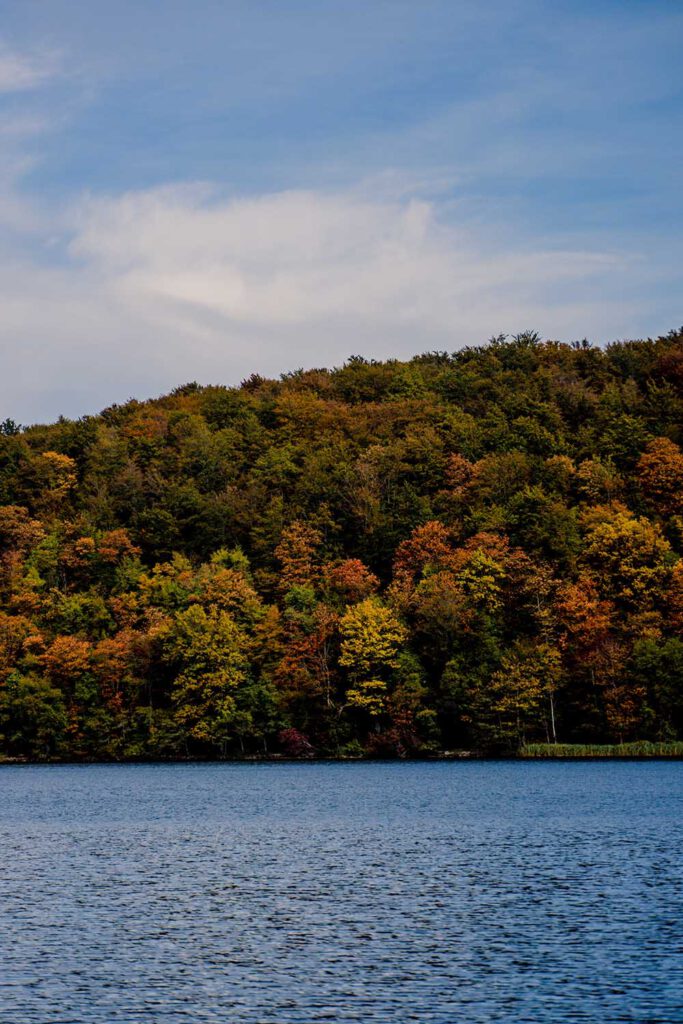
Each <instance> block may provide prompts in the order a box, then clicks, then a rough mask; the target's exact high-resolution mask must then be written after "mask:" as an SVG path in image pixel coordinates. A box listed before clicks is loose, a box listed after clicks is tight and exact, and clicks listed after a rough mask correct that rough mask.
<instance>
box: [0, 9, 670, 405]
mask: <svg viewBox="0 0 683 1024" xmlns="http://www.w3.org/2000/svg"><path fill="white" fill-rule="evenodd" d="M682 44H683V4H681V3H680V0H591V2H583V0H567V2H563V0H552V2H550V0H492V2H487V0H479V2H476V3H475V2H470V0H411V2H407V0H372V2H370V3H368V0H220V2H219V0H193V2H192V3H190V2H186V0H183V2H179V0H164V2H163V3H160V2H158V0H154V2H150V0H134V2H131V0H116V3H111V2H110V0H88V3H84V2H83V0H49V2H45V0H0V156H1V159H0V309H1V311H2V314H1V315H0V420H2V419H4V418H5V417H10V418H12V419H14V420H15V421H17V422H19V423H23V424H29V423H33V422H46V421H49V420H52V419H54V418H56V417H57V416H59V415H64V416H67V417H71V418H75V417H78V416H81V415H84V414H89V413H94V412H97V411H98V410H99V409H101V408H103V407H105V406H108V405H110V404H112V403H114V402H119V403H120V402H125V401H126V400H127V399H128V398H130V397H136V398H140V399H143V398H146V397H151V396H154V395H158V394H161V393H163V392H166V391H168V390H170V389H172V388H173V387H176V386H179V385H181V384H183V383H186V382H188V381H191V380H197V381H199V382H200V383H203V384H209V383H225V384H237V383H239V381H240V380H241V379H243V378H244V377H246V376H249V374H251V373H252V372H258V373H262V374H264V375H268V376H277V375H279V374H280V373H282V372H287V371H290V370H295V369H297V368H299V367H311V366H334V365H340V364H341V363H343V362H344V360H345V359H346V358H348V357H349V356H350V355H352V354H362V355H365V356H366V357H368V358H387V357H396V358H403V357H409V356H411V355H414V354H416V353H419V352H424V351H428V350H437V349H438V350H440V351H443V350H446V351H454V350H456V349H458V348H460V347H462V346H463V345H471V344H481V343H483V342H485V341H486V339H487V338H489V337H490V336H491V335H498V334H500V333H510V334H512V333H516V332H519V331H523V330H537V331H539V332H540V333H541V335H542V336H543V337H547V338H559V339H561V340H564V341H573V340H577V339H582V338H585V337H587V338H589V339H590V340H591V341H593V342H594V343H597V344H603V343H605V342H608V341H610V340H616V339H619V338H633V337H647V336H655V335H657V334H659V333H665V332H666V331H668V330H669V329H671V328H674V327H678V326H680V325H681V323H683V309H682V306H683V303H681V295H682V294H683V288H682V287H681V285H682V283H683V282H682V277H683V271H682V270H681V267H683V259H682V256H683V241H682V239H683V231H682V228H683V204H682V202H681V170H680V168H681V166H682V164H683V161H682V159H681V158H682V157H683V130H682V121H683V71H682V70H681V68H682V65H681V58H680V54H681V49H682Z"/></svg>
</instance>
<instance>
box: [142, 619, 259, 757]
mask: <svg viewBox="0 0 683 1024" xmlns="http://www.w3.org/2000/svg"><path fill="white" fill-rule="evenodd" d="M158 637H159V639H160V640H161V644H162V650H163V653H164V656H165V658H166V659H167V661H168V662H169V663H170V665H171V666H172V667H173V669H174V670H175V679H174V683H173V692H172V699H173V705H174V708H175V720H176V722H177V724H178V725H179V726H180V727H181V729H182V730H183V732H185V733H186V734H187V736H188V738H189V739H191V740H194V741H196V744H197V745H198V746H199V749H202V748H203V749H207V748H208V749H209V750H216V751H218V752H219V753H220V754H221V755H222V756H224V755H225V753H226V750H227V748H228V745H229V743H230V740H231V739H232V737H233V735H234V724H235V718H236V711H237V705H236V699H235V698H236V691H237V690H238V688H239V687H240V686H242V685H244V683H245V681H246V679H247V672H248V662H247V651H248V642H247V638H246V637H245V635H244V633H243V632H242V630H241V629H240V628H239V626H237V624H236V623H235V621H234V620H233V618H232V617H231V616H230V615H229V614H228V613H227V612H225V611H221V610H220V609H219V608H212V609H210V610H209V611H208V612H207V611H205V609H204V608H201V607H200V606H198V605H192V606H191V607H190V608H186V609H184V610H183V611H180V612H178V613H177V614H176V615H175V616H174V617H173V618H172V619H171V620H169V622H168V623H167V624H166V625H165V626H162V627H161V628H160V629H159V631H158Z"/></svg>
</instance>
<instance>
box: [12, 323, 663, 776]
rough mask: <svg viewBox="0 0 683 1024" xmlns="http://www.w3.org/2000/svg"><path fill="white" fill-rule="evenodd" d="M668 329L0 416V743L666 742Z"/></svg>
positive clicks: (135, 753) (146, 752)
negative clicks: (653, 334) (58, 412)
mask: <svg viewBox="0 0 683 1024" xmlns="http://www.w3.org/2000/svg"><path fill="white" fill-rule="evenodd" d="M682 365H683V334H681V332H675V331H674V332H671V333H670V334H669V335H667V336H665V337H661V338H657V339H651V340H647V341H637V342H620V343H618V344H614V345H610V346H607V347H606V348H605V349H599V348H592V347H591V346H589V345H587V344H585V343H581V344H575V345H566V344H560V343H557V342H552V341H547V342H542V341H540V340H539V339H538V337H537V336H535V335H533V334H529V333H526V334H524V335H519V336H517V337H515V338H512V339H503V338H495V339H493V340H492V341H491V342H490V343H489V344H488V345H485V346H482V347H478V348H471V349H465V350H463V351H460V352H457V353H454V354H452V355H449V354H447V353H429V354H427V355H423V356H419V357H416V358H415V359H412V360H410V361H409V362H398V361H396V360H390V361H387V362H368V361H367V360H364V359H362V358H360V357H353V358H351V359H350V360H349V361H348V362H347V363H346V365H344V366H343V367H341V368H339V369H336V370H332V371H328V370H322V369H315V370H310V371H298V372H296V373H292V374H287V375H284V376H283V377H282V378H281V379H280V380H266V379H264V378H262V377H259V376H257V375H255V376H252V377H251V378H250V379H249V380H248V381H245V382H244V383H243V384H242V385H241V386H240V387H237V388H223V387H200V386H199V385H197V384H188V385H185V386H184V387H181V388H178V389H177V390H176V391H174V392H173V393H172V394H170V395H168V396H165V397H163V398H160V399H157V400H153V401H149V402H137V401H130V402H128V403H126V404H125V405H121V406H112V407H111V408H109V409H105V410H104V411H103V412H102V413H101V414H100V415H99V416H90V417H84V418H83V419H80V420H77V421H70V420H66V419H60V420H59V422H57V423H55V424H52V425H48V426H33V427H29V428H24V429H22V430H19V431H12V432H9V433H6V434H2V435H0V757H3V756H4V757H17V758H33V759H60V758H72V759H78V758H92V759H109V758H116V759H124V758H149V757H155V758H164V757H174V758H177V757H233V756H243V755H263V754H280V755H284V756H296V757H310V756H314V755H328V756H329V755H332V756H337V755H344V756H363V755H377V756H415V755H425V754H430V753H436V752H439V751H443V750H449V749H454V748H470V749H472V748H474V749H480V750H492V751H502V752H507V751H513V750H516V749H518V748H519V746H520V745H523V744H529V743H534V742H551V743H552V742H554V741H558V742H564V743H567V742H579V743H585V744H594V743H601V742H609V743H619V742H626V741H630V740H643V741H646V740H652V741H666V740H672V739H680V738H683V560H681V553H682V549H683V451H682V450H681V446H682V445H683V390H682V389H683V377H682V376H681V372H680V368H681V366H682Z"/></svg>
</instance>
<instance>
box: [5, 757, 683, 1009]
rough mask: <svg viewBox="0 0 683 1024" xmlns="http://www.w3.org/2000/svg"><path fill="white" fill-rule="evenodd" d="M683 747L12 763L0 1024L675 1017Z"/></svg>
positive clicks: (680, 970)
mask: <svg viewBox="0 0 683 1024" xmlns="http://www.w3.org/2000/svg"><path fill="white" fill-rule="evenodd" d="M682 841H683V764H682V763H665V762H647V763H642V762H641V763H622V762H618V763H506V762H477V763H474V762H473V763H452V762H448V763H424V764H395V763H392V764H388V763H375V764H278V765H274V764H251V765H245V764H242V765H234V764H221V765H216V764H211V765H207V764H204V765H130V766H78V767H71V766H67V767H61V766H52V767H20V766H17V767H3V768H0V1020H1V1021H2V1024H113V1022H126V1024H138V1022H139V1024H166V1022H169V1024H174V1022H178V1024H181V1022H187V1024H189V1022H192V1024H209V1022H211V1024H213V1022H221V1024H240V1022H249V1024H314V1022H317V1021H331V1022H344V1021H359V1022H363V1024H374V1022H382V1024H389V1022H391V1024H404V1022H409V1021H417V1022H420V1024H429V1022H439V1024H455V1022H459V1021H463V1022H466V1024H469V1022H472V1024H478V1022H481V1024H494V1022H499V1021H500V1022H505V1024H515V1022H522V1021H528V1022H533V1024H539V1022H558V1024H559V1022H562V1024H566V1022H574V1021H576V1022H582V1021H590V1022H591V1024H596V1022H617V1021H633V1022H638V1024H674V1022H676V1024H680V1022H681V1021H682V1020H683V879H682V863H683V861H682V854H681V850H683V842H682Z"/></svg>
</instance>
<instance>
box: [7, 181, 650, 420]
mask: <svg viewBox="0 0 683 1024" xmlns="http://www.w3.org/2000/svg"><path fill="white" fill-rule="evenodd" d="M64 225H66V227H67V228H68V231H69V236H70V241H69V243H68V248H67V259H66V262H62V263H61V264H59V263H58V264H57V265H48V264H46V262H45V260H44V259H38V258H34V259H33V260H31V259H28V258H26V259H24V260H23V261H22V262H17V261H16V260H15V261H12V262H11V263H10V262H5V265H4V267H3V266H2V265H0V272H1V273H0V302H2V305H3V310H4V316H3V321H2V325H0V345H1V346H2V347H3V349H4V351H5V353H6V355H5V360H4V361H5V366H6V369H7V373H6V374H4V375H3V385H2V387H1V388H0V406H1V408H2V410H3V412H5V413H7V414H10V415H15V416H16V417H17V418H21V419H22V420H26V419H27V418H28V419H34V418H44V417H46V416H49V415H56V414H58V413H59V412H62V411H64V409H67V410H68V409H75V410H77V411H78V412H84V411H95V410H96V409H97V408H99V407H100V406H102V405H104V404H108V403H109V402H110V401H111V400H113V399H115V398H116V399H121V398H125V397H127V396H128V395H130V394H132V393H136V394H147V393H154V392H158V391H160V390H162V389H164V388H167V387H171V386H173V385H176V384H178V383H179V382H182V381H184V380H186V379H195V378H197V379H200V380H202V381H205V382H207V381H212V380H213V381H216V380H224V381H227V382H237V381H239V379H240V378H241V377H243V376H245V375H247V374H248V373H250V372H252V371H255V370H256V371H259V372H262V373H267V374H271V375H277V374H278V373H280V372H281V371H283V370H285V369H291V368H294V367H297V366H301V365H309V364H315V365H320V364H328V365H332V364H335V363H340V362H342V361H343V360H344V359H345V358H346V357H348V356H349V355H350V354H351V353H353V352H357V351H362V352H364V353H365V354H367V355H371V356H376V357H387V356H409V355H411V354H414V353H415V352H418V351H425V350H429V349H448V350H453V349H455V348H458V347H459V346H461V345H463V344H468V343H478V342H480V341H482V340H484V339H485V338H486V337H488V336H489V335H490V334H492V333H498V332H499V331H514V330H519V329H524V328H525V327H527V326H534V327H538V328H539V329H541V330H542V331H543V332H545V334H546V335H547V336H553V337H565V338H566V337H569V338H574V337H580V336H583V334H584V333H585V324H586V323H591V324H592V325H593V326H594V328H595V327H596V326H597V328H598V330H600V331H601V332H604V336H605V337H610V336H618V335H619V334H623V333H625V332H626V331H627V330H628V327H629V326H630V325H632V324H633V322H634V318H635V317H636V314H637V312H638V309H639V306H638V303H637V302H635V301H631V300H630V299H629V298H628V296H627V294H624V293H625V291H626V292H627V291H628V289H624V282H629V281H630V282H633V281H634V280H637V279H639V278H640V277H642V273H643V269H644V268H643V267H642V265H638V261H637V260H634V259H632V258H626V257H623V256H620V255H616V254H614V253H610V252H608V251H602V250H599V249H575V250H570V249H549V248H533V247H529V246H528V245H516V246H515V245H514V244H513V243H511V242H510V241H509V240H508V241H507V242H506V244H505V245H501V244H497V245H496V246H495V247H492V246H491V243H490V242H488V241H484V240H483V239H482V237H481V236H479V235H478V234H477V233H476V232H475V231H473V230H472V229H471V228H466V227H465V226H464V225H460V224H458V223H454V222H453V221H452V219H450V220H446V219H445V218H444V217H443V216H442V211H441V210H440V208H439V205H438V203H436V202H435V201H433V200H424V199H419V198H415V197H411V196H405V197H402V198H394V199H391V200H387V199H386V196H385V195H384V194H383V193H381V192H380V193H377V194H375V195H373V194H372V191H371V189H370V187H369V186H368V185H367V183H366V184H364V185H363V186H362V187H359V188H358V189H348V190H343V191H337V192H324V191H315V190H309V191H287V192H280V193H273V194H269V195H263V196H259V197H251V198H233V199H225V198H221V197H220V195H218V194H217V193H216V192H215V191H214V190H212V189H210V188H209V187H208V186H205V185H194V186H173V187H164V188H158V189H151V190H144V191H139V192H135V193H129V194H126V195H123V196H119V197H113V198H108V199H103V198H90V199H88V200H86V201H84V202H82V203H79V204H77V205H76V206H74V207H73V208H72V209H71V210H70V212H69V213H68V215H66V214H65V215H64V223H63V224H62V225H60V227H64ZM666 326H669V325H668V324H667V325H666Z"/></svg>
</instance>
